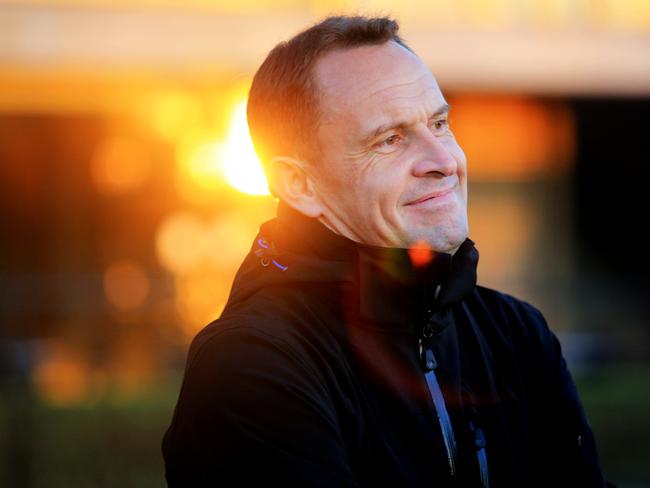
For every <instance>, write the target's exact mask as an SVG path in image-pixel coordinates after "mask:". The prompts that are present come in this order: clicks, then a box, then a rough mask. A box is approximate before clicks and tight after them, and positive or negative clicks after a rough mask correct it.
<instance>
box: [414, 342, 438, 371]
mask: <svg viewBox="0 0 650 488" xmlns="http://www.w3.org/2000/svg"><path fill="white" fill-rule="evenodd" d="M418 343H419V345H420V363H421V364H422V369H424V372H425V373H426V372H428V371H432V370H434V369H436V368H437V367H438V361H436V357H435V355H434V354H433V351H432V350H431V349H430V348H428V347H426V348H425V347H424V346H423V345H422V338H421V337H420V338H418Z"/></svg>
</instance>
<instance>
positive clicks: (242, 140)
mask: <svg viewBox="0 0 650 488" xmlns="http://www.w3.org/2000/svg"><path fill="white" fill-rule="evenodd" d="M222 157H223V170H224V174H225V177H226V181H228V183H229V184H230V185H231V186H233V187H234V188H236V189H237V190H239V191H241V192H244V193H248V194H249V195H268V194H269V187H268V184H267V182H266V177H265V176H264V171H263V170H262V165H261V163H260V160H259V158H258V157H257V154H255V149H254V148H253V141H251V138H250V134H249V132H248V123H247V122H246V100H244V101H242V102H240V103H239V104H238V105H237V106H236V107H235V110H234V112H233V115H232V119H231V123H230V129H229V131H228V136H227V138H226V142H225V145H224V147H223V153H222Z"/></svg>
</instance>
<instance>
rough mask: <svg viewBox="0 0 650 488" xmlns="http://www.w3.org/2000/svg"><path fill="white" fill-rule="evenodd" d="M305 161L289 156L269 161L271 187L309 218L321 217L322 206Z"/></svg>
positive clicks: (281, 197)
mask: <svg viewBox="0 0 650 488" xmlns="http://www.w3.org/2000/svg"><path fill="white" fill-rule="evenodd" d="M307 164H308V163H306V162H305V161H302V160H299V159H296V158H292V157H289V156H276V157H274V158H273V159H271V161H269V180H270V181H269V186H271V187H272V189H273V192H274V194H275V195H277V196H278V198H280V199H281V200H283V201H284V202H286V203H288V204H289V205H291V206H292V207H293V208H295V209H296V210H298V211H300V212H301V213H303V214H304V215H306V216H308V217H313V218H316V217H318V216H320V215H321V213H322V211H321V206H320V203H319V201H318V198H317V196H316V193H315V192H314V191H313V182H312V181H311V176H310V175H309V174H308V173H307V171H305V166H306V165H307Z"/></svg>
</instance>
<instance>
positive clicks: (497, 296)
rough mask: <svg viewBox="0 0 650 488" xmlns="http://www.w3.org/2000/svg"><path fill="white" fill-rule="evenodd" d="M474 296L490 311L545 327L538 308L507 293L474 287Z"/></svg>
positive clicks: (543, 318)
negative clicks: (496, 311)
mask: <svg viewBox="0 0 650 488" xmlns="http://www.w3.org/2000/svg"><path fill="white" fill-rule="evenodd" d="M474 296H475V297H477V298H478V301H480V302H482V304H483V305H484V306H487V307H489V308H490V309H493V310H498V311H499V312H501V313H503V314H506V315H509V316H513V317H516V318H518V319H519V320H521V321H522V322H532V323H534V324H535V325H537V326H547V325H546V319H545V317H544V314H543V313H542V312H541V310H539V308H537V307H536V306H534V305H532V304H531V303H529V302H527V301H526V300H522V299H521V298H517V297H515V296H513V295H510V294H509V293H505V292H502V291H498V290H495V289H493V288H488V287H485V286H476V288H475V293H474Z"/></svg>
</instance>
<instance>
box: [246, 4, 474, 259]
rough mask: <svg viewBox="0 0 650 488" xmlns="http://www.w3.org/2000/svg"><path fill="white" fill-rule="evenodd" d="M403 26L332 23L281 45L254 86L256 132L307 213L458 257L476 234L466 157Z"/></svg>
mask: <svg viewBox="0 0 650 488" xmlns="http://www.w3.org/2000/svg"><path fill="white" fill-rule="evenodd" d="M397 29H398V26H397V23H396V22H395V21H393V20H390V19H386V18H379V19H366V18H363V17H331V18H328V19H326V20H325V21H323V22H321V23H319V24H317V25H316V26H314V27H311V28H310V29H308V30H306V31H304V32H302V33H301V34H299V35H297V36H296V37H294V38H293V39H291V40H290V41H288V42H287V43H282V44H280V45H278V46H276V48H275V49H273V51H271V53H270V54H269V56H268V57H267V59H266V60H265V62H264V63H263V64H262V66H261V67H260V69H259V70H258V72H257V74H256V75H255V78H254V80H253V85H252V87H251V90H250V94H249V101H248V123H249V127H250V130H251V136H252V139H253V142H254V144H255V146H256V149H257V151H258V153H259V155H260V157H261V158H262V160H263V163H264V164H265V169H266V173H267V177H268V178H269V184H270V187H271V191H272V192H273V194H274V195H276V196H277V197H279V198H280V199H281V200H283V201H285V202H286V203H287V204H289V205H291V206H292V207H294V208H295V209H297V210H299V211H300V212H302V213H303V214H305V215H307V216H310V217H315V218H318V219H319V220H320V221H321V222H323V223H324V224H325V225H327V226H328V227H329V228H330V229H332V230H333V231H335V232H337V233H339V234H342V235H344V236H346V237H349V238H350V239H353V240H355V241H358V242H363V243H366V244H372V245H376V246H386V247H410V246H412V245H414V244H415V243H416V242H418V241H425V242H426V243H428V245H430V246H431V247H432V248H433V249H435V250H437V251H446V252H454V251H455V250H456V249H457V248H458V246H460V244H461V243H462V242H463V240H464V239H465V237H467V210H466V208H467V175H466V159H465V155H464V153H463V151H462V150H461V148H460V147H459V146H458V144H457V143H456V141H455V139H454V136H453V134H452V133H451V131H450V129H449V124H448V111H449V109H448V106H447V104H446V101H445V99H444V97H443V95H442V93H441V92H440V88H439V87H438V84H437V82H436V80H435V78H434V77H433V75H432V74H431V72H430V71H429V70H428V68H427V67H426V66H425V65H424V64H423V63H422V61H421V60H420V59H419V58H418V57H417V56H416V55H415V54H414V53H413V52H412V51H411V50H410V49H409V48H408V47H406V45H405V44H404V42H403V41H402V40H401V39H400V37H399V36H398V35H397ZM428 197H433V198H428ZM427 198H428V199H427Z"/></svg>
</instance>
